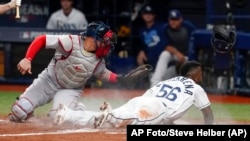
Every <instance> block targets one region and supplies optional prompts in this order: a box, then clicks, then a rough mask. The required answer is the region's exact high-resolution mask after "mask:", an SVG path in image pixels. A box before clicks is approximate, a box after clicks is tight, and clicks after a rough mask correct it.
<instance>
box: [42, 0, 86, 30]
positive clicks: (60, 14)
mask: <svg viewBox="0 0 250 141" xmlns="http://www.w3.org/2000/svg"><path fill="white" fill-rule="evenodd" d="M60 3H61V9H59V10H57V11H56V12H54V13H52V15H51V17H50V18H49V20H48V22H47V25H46V28H47V29H57V30H85V29H86V28H87V25H88V21H87V19H86V17H85V14H84V13H82V12H81V11H79V10H78V9H76V8H74V7H73V3H74V0H60Z"/></svg>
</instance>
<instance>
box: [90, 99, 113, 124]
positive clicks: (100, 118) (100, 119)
mask: <svg viewBox="0 0 250 141" xmlns="http://www.w3.org/2000/svg"><path fill="white" fill-rule="evenodd" d="M100 110H101V111H102V112H103V113H102V114H101V115H100V116H98V117H95V122H94V128H98V127H102V125H103V124H104V122H105V121H106V119H107V116H108V114H109V113H110V112H111V111H112V107H111V105H110V104H109V103H107V102H104V103H103V104H102V105H101V107H100Z"/></svg>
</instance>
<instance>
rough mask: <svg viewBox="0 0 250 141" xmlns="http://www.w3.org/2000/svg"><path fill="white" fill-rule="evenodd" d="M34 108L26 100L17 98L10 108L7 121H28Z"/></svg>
mask: <svg viewBox="0 0 250 141" xmlns="http://www.w3.org/2000/svg"><path fill="white" fill-rule="evenodd" d="M33 110H34V106H33V104H32V103H31V101H29V100H28V99H27V98H25V97H22V98H20V99H19V98H18V99H17V100H16V102H15V103H14V104H13V105H12V107H11V113H10V114H9V120H11V121H14V122H21V121H23V120H27V119H29V118H30V117H31V116H32V114H33Z"/></svg>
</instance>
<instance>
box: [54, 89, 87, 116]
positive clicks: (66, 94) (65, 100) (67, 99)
mask: <svg viewBox="0 0 250 141" xmlns="http://www.w3.org/2000/svg"><path fill="white" fill-rule="evenodd" d="M82 93H83V90H82V89H81V90H75V89H62V90H59V91H58V92H57V93H56V94H55V96H54V100H53V105H52V109H51V111H50V113H49V116H50V117H54V116H55V112H56V109H57V108H58V106H59V104H63V105H65V106H67V107H69V108H70V109H72V110H76V111H77V110H80V111H82V110H85V109H86V106H85V105H84V104H83V103H81V102H79V98H80V97H81V95H82Z"/></svg>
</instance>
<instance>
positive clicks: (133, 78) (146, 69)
mask: <svg viewBox="0 0 250 141" xmlns="http://www.w3.org/2000/svg"><path fill="white" fill-rule="evenodd" d="M152 68H153V67H152V66H151V65H148V64H145V65H141V66H139V67H137V68H135V69H133V70H131V71H130V72H129V73H127V74H126V75H121V76H119V77H118V82H119V83H121V84H129V83H130V84H131V83H136V82H137V81H138V80H140V79H142V78H145V77H147V76H149V74H150V72H151V71H152Z"/></svg>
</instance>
